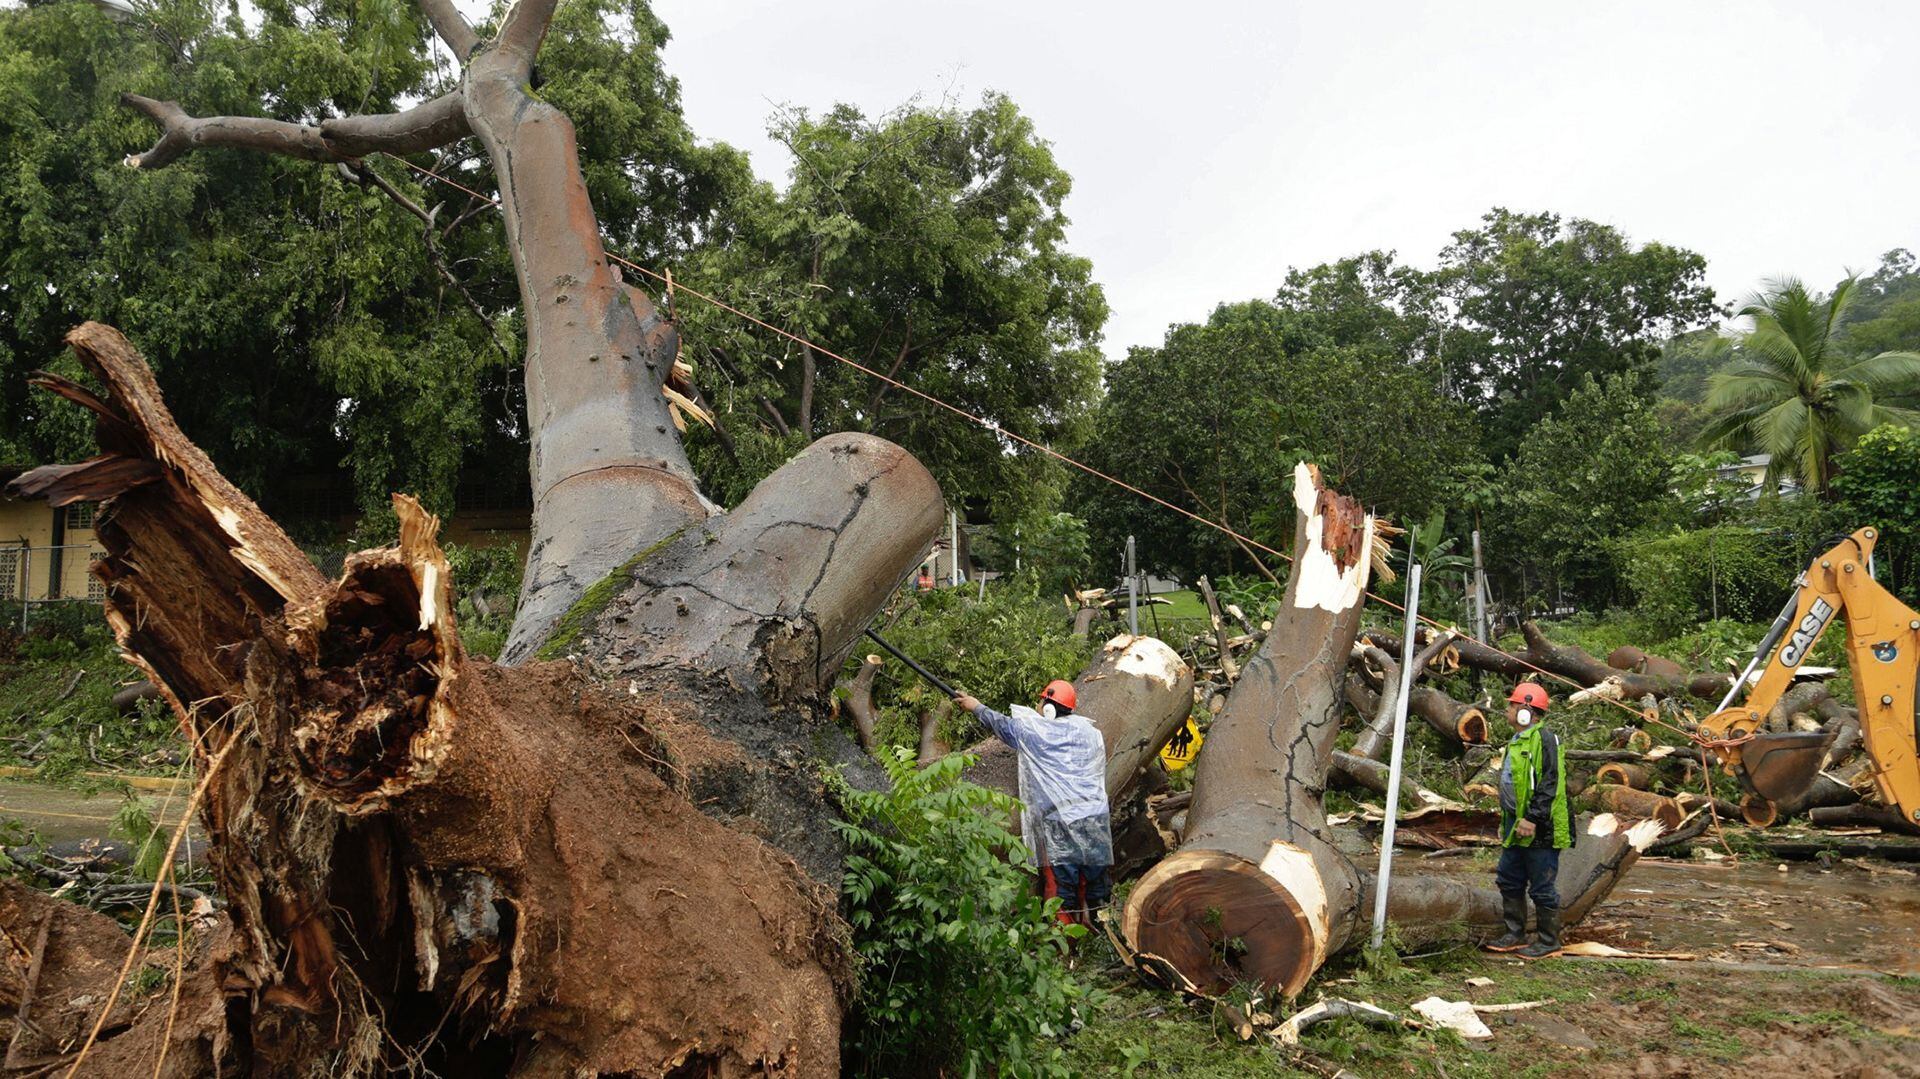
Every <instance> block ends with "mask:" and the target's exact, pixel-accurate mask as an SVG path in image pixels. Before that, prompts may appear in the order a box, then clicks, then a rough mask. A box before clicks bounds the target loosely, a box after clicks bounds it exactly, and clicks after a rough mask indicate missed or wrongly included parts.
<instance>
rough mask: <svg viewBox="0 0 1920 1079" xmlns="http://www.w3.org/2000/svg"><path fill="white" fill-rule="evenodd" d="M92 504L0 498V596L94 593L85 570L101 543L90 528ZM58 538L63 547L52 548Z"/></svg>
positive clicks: (95, 586)
mask: <svg viewBox="0 0 1920 1079" xmlns="http://www.w3.org/2000/svg"><path fill="white" fill-rule="evenodd" d="M93 512H94V504H93V503H91V502H80V503H75V504H73V505H71V506H64V507H62V508H60V509H57V510H56V509H53V508H52V507H50V506H48V505H47V504H46V503H45V502H39V501H31V502H29V501H24V500H21V499H13V498H0V599H9V600H17V599H20V598H21V597H22V596H23V595H24V596H25V598H27V599H29V600H34V601H39V600H49V599H85V598H88V597H92V598H95V599H98V598H99V597H100V594H101V586H100V583H99V582H98V581H96V580H94V578H93V575H92V574H91V573H88V572H87V566H88V564H89V563H91V562H92V561H93V556H94V555H96V554H99V553H101V551H102V548H101V546H100V543H99V541H98V540H97V539H96V538H95V537H94V534H93ZM56 540H58V542H59V544H60V545H61V546H63V547H65V548H66V549H64V550H60V551H57V552H56V551H54V550H51V548H52V547H53V546H54V545H55V541H56Z"/></svg>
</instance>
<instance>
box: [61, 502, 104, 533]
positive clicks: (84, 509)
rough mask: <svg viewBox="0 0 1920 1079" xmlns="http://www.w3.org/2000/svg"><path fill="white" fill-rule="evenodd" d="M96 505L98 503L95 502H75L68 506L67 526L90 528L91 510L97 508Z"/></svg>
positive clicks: (70, 527) (91, 523)
mask: <svg viewBox="0 0 1920 1079" xmlns="http://www.w3.org/2000/svg"><path fill="white" fill-rule="evenodd" d="M98 506H99V503H97V502H75V503H74V504H73V505H71V506H68V507H67V527H68V528H69V529H74V528H88V529H90V528H92V527H93V511H94V510H95V509H96V508H98Z"/></svg>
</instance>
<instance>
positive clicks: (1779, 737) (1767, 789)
mask: <svg viewBox="0 0 1920 1079" xmlns="http://www.w3.org/2000/svg"><path fill="white" fill-rule="evenodd" d="M1833 738H1834V732H1833V731H1793V732H1789V733H1785V734H1756V735H1754V736H1753V738H1752V739H1750V740H1749V741H1747V742H1746V743H1745V744H1744V745H1742V746H1741V747H1740V768H1739V771H1738V775H1739V777H1740V782H1741V783H1742V784H1743V785H1744V786H1746V788H1747V789H1748V790H1750V791H1752V792H1754V793H1755V794H1758V795H1759V796H1760V797H1762V798H1765V799H1766V800H1767V801H1769V802H1786V801H1791V800H1793V799H1794V798H1797V797H1799V796H1800V795H1801V794H1804V793H1806V790H1807V788H1808V787H1810V786H1812V785H1813V777H1814V776H1817V775H1819V774H1820V762H1821V761H1822V760H1824V759H1825V758H1826V755H1827V747H1828V746H1831V745H1832V744H1833Z"/></svg>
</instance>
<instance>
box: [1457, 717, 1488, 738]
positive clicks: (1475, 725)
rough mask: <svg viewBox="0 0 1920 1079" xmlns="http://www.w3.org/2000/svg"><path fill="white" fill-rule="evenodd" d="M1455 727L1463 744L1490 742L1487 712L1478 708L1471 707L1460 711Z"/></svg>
mask: <svg viewBox="0 0 1920 1079" xmlns="http://www.w3.org/2000/svg"><path fill="white" fill-rule="evenodd" d="M1454 729H1455V730H1456V731H1457V732H1459V735H1460V742H1461V744H1463V745H1469V746H1484V745H1486V744H1487V742H1488V737H1487V714H1486V713H1485V712H1482V711H1481V710H1480V709H1478V708H1469V709H1467V710H1466V711H1465V712H1462V713H1460V717H1459V719H1458V720H1457V721H1456V722H1455V724H1454Z"/></svg>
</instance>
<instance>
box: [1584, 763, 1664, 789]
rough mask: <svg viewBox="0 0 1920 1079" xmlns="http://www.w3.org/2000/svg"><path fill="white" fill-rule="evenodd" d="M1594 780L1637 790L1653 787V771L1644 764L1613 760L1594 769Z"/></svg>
mask: <svg viewBox="0 0 1920 1079" xmlns="http://www.w3.org/2000/svg"><path fill="white" fill-rule="evenodd" d="M1593 778H1594V781H1595V782H1597V783H1611V784H1614V785H1615V786H1620V787H1632V788H1633V789H1634V790H1637V791H1647V790H1652V789H1653V772H1652V770H1651V769H1649V768H1647V767H1646V766H1645V765H1641V764H1626V763H1622V762H1614V763H1609V764H1603V765H1601V766H1600V767H1598V768H1596V769H1594V772H1593Z"/></svg>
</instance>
